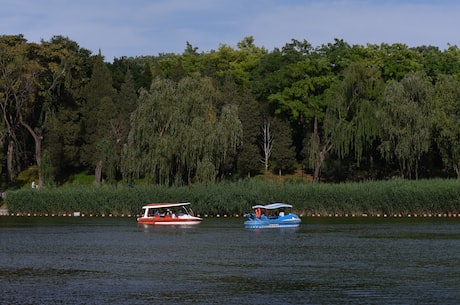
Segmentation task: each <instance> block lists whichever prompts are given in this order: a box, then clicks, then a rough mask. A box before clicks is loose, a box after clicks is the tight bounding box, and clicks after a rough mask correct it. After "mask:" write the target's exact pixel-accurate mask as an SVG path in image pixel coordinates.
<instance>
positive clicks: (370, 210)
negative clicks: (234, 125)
mask: <svg viewBox="0 0 460 305" xmlns="http://www.w3.org/2000/svg"><path fill="white" fill-rule="evenodd" d="M6 196H7V197H6V203H7V206H8V209H9V211H10V213H35V214H45V213H48V214H52V213H54V214H64V213H66V214H68V213H72V212H76V211H77V212H81V213H85V214H95V215H98V214H113V215H121V214H125V215H128V214H131V215H136V214H138V213H140V210H141V207H142V206H143V205H145V204H147V203H153V202H180V201H190V202H192V208H193V209H194V211H195V212H196V213H199V214H201V215H204V214H209V215H217V214H221V215H224V214H228V215H234V214H239V215H241V214H244V213H245V212H250V211H251V206H252V205H255V204H265V203H271V202H285V203H290V204H292V205H293V206H294V209H295V210H296V212H298V213H300V214H302V215H308V214H318V213H319V214H322V215H324V214H340V215H343V214H357V215H360V214H362V213H367V214H369V215H376V214H389V215H391V214H422V213H433V214H436V213H459V212H460V181H457V180H443V179H434V180H419V181H406V180H390V181H378V182H362V183H343V184H311V183H307V184H303V183H297V182H296V183H289V182H285V183H283V184H280V183H273V182H269V181H264V180H260V179H253V180H242V181H238V182H231V183H230V182H226V183H219V184H197V185H192V186H184V187H165V186H136V187H126V186H125V187H119V188H117V187H114V186H103V187H91V186H83V185H80V186H71V187H60V188H42V189H20V190H14V191H9V192H7V195H6Z"/></svg>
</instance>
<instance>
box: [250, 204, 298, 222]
mask: <svg viewBox="0 0 460 305" xmlns="http://www.w3.org/2000/svg"><path fill="white" fill-rule="evenodd" d="M252 208H253V210H254V213H253V214H246V218H247V220H246V221H245V222H244V226H245V227H246V228H293V227H298V226H299V225H300V223H301V220H300V217H299V216H297V215H296V214H294V213H293V212H292V205H290V204H286V203H272V204H267V205H261V204H258V205H255V206H253V207H252Z"/></svg>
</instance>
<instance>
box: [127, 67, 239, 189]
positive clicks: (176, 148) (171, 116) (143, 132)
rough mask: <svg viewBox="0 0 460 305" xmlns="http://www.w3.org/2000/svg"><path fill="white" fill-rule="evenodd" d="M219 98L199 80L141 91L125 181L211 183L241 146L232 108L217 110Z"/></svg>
mask: <svg viewBox="0 0 460 305" xmlns="http://www.w3.org/2000/svg"><path fill="white" fill-rule="evenodd" d="M218 94H219V92H218V91H217V90H216V88H215V87H214V86H213V84H212V82H211V80H210V79H209V78H202V77H200V76H198V75H193V76H192V77H186V78H184V79H182V80H180V81H179V82H178V83H176V82H173V81H171V80H164V79H160V78H157V79H155V80H154V81H153V82H152V86H151V87H150V91H146V90H141V93H140V97H139V102H138V108H137V109H136V110H135V111H134V112H133V115H132V116H131V131H130V133H129V137H128V144H127V145H126V150H125V154H124V158H123V173H124V177H125V178H127V179H129V178H130V177H131V178H138V177H148V178H149V180H150V181H151V182H153V183H158V184H164V185H182V184H189V183H192V182H211V181H214V180H215V179H216V178H217V177H218V176H219V172H218V171H219V168H220V167H221V164H222V162H225V159H226V157H227V156H228V153H229V151H230V150H236V149H237V147H238V145H239V144H240V141H241V135H242V127H241V122H240V120H239V118H238V108H237V107H236V105H232V104H228V105H224V106H223V107H222V109H221V110H219V109H218V108H217V107H216V106H215V101H216V99H217V96H218Z"/></svg>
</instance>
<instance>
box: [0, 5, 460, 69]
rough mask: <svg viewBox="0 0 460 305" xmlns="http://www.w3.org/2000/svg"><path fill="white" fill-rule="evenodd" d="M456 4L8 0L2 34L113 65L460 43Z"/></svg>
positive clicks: (0, 13)
mask: <svg viewBox="0 0 460 305" xmlns="http://www.w3.org/2000/svg"><path fill="white" fill-rule="evenodd" d="M459 16H460V1H454V0H438V1H436V0H432V1H428V0H419V1H416V0H388V1H384V0H367V1H366V0H304V1H301V0H278V1H277V0H265V1H264V0H129V1H127V0H0V35H12V34H23V35H24V36H25V38H26V39H27V40H28V41H30V42H39V41H40V39H45V40H49V39H50V38H51V37H52V36H53V35H62V36H67V37H68V38H69V39H71V40H74V41H76V42H77V43H78V44H79V45H80V47H82V48H86V49H89V50H91V51H92V52H93V53H97V52H98V50H99V49H100V50H101V52H102V54H103V55H104V56H105V58H106V60H108V61H112V60H113V58H114V57H121V56H139V55H158V54H159V53H169V52H172V53H182V52H183V51H184V49H185V46H186V42H187V41H188V42H190V43H191V44H192V45H193V46H194V47H197V48H198V51H199V52H200V51H204V52H208V51H210V50H217V49H218V48H219V46H220V45H221V44H227V45H230V46H232V47H236V44H237V43H238V42H239V41H241V40H242V39H243V38H244V37H246V36H253V37H254V39H255V44H256V45H257V46H260V47H265V48H267V49H268V50H273V49H274V48H276V47H277V48H281V47H283V46H284V45H285V44H286V43H288V42H290V41H291V39H297V40H304V39H305V40H307V41H309V42H310V43H311V44H312V45H313V46H320V45H322V44H327V43H329V42H333V41H334V38H339V39H343V40H345V41H346V42H348V43H349V44H360V45H366V44H367V43H371V44H380V43H389V44H392V43H405V44H407V45H409V46H421V45H434V46H438V47H440V48H441V49H445V48H446V47H447V46H448V44H450V45H457V46H460V33H459V32H458V29H460V18H459Z"/></svg>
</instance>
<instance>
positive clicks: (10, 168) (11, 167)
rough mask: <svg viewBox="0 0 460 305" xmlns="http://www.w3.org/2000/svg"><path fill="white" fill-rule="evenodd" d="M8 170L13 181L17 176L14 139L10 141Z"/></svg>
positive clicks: (7, 159) (7, 158) (9, 177)
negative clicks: (15, 171)
mask: <svg viewBox="0 0 460 305" xmlns="http://www.w3.org/2000/svg"><path fill="white" fill-rule="evenodd" d="M6 170H7V171H8V179H9V181H13V180H14V177H15V176H16V175H15V173H14V144H13V140H11V139H10V140H9V141H8V152H7V156H6Z"/></svg>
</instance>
